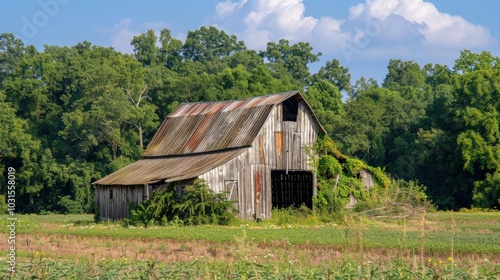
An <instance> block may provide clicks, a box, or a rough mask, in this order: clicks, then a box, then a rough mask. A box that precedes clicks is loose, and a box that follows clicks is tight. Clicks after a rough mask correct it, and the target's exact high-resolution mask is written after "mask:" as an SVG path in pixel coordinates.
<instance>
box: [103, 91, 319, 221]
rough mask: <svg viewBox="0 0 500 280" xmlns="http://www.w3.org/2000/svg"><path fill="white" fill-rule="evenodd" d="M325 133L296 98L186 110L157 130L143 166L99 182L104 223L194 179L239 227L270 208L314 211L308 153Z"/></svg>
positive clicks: (205, 105) (197, 106)
mask: <svg viewBox="0 0 500 280" xmlns="http://www.w3.org/2000/svg"><path fill="white" fill-rule="evenodd" d="M321 133H324V129H323V127H322V126H321V124H320V123H319V122H318V119H317V118H316V116H315V115H314V113H313V111H312V109H311V107H310V106H309V104H307V102H306V101H305V99H304V97H303V96H302V95H301V94H300V92H298V91H293V92H285V93H278V94H273V95H267V96H260V97H253V98H248V99H242V100H234V101H220V102H198V103H183V104H181V105H179V106H178V107H177V108H176V109H175V110H174V111H173V112H172V113H171V114H169V115H168V116H167V117H166V119H165V120H164V121H163V123H162V124H161V126H160V128H159V129H158V131H157V132H156V134H155V135H154V137H153V139H152V140H151V142H150V143H149V145H148V147H147V149H146V150H145V151H144V152H143V154H142V158H141V159H140V160H138V161H136V162H134V163H132V164H130V165H128V166H126V167H124V168H122V169H120V170H118V171H116V172H114V173H112V174H110V175H108V176H106V177H104V178H102V179H100V180H98V181H96V182H94V185H95V188H96V192H95V193H96V204H97V207H98V211H99V215H100V217H101V219H104V220H107V219H112V220H116V219H122V218H127V217H128V215H129V210H128V205H129V203H130V202H135V203H141V202H142V201H143V200H146V199H149V198H151V196H152V194H153V193H154V192H155V190H157V189H160V190H161V187H162V186H164V185H165V184H168V183H172V184H175V185H176V187H177V188H178V190H181V188H182V187H183V186H186V185H189V184H191V183H192V182H193V181H194V180H195V179H196V178H202V179H205V181H206V182H207V184H208V185H209V186H210V187H211V188H212V189H213V190H214V191H215V192H223V191H227V192H228V196H229V199H231V200H234V201H236V202H237V208H238V210H239V215H240V217H241V218H243V219H251V218H266V217H269V216H270V215H271V209H272V208H273V207H288V206H291V205H294V206H297V207H298V206H300V205H301V204H305V205H306V206H308V207H312V197H313V195H315V192H316V178H315V175H314V174H313V173H312V166H311V162H310V158H309V156H308V154H307V153H306V148H305V147H310V148H312V147H313V146H314V144H315V143H316V140H317V138H318V135H319V134H321Z"/></svg>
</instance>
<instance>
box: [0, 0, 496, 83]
mask: <svg viewBox="0 0 500 280" xmlns="http://www.w3.org/2000/svg"><path fill="white" fill-rule="evenodd" d="M477 3H481V6H479V5H478V4H477ZM1 7H2V17H1V18H0V33H14V35H16V36H17V37H19V38H21V39H22V40H23V41H24V42H25V44H32V45H35V46H36V47H37V48H38V49H39V50H42V49H43V46H44V45H60V46H63V45H66V46H72V45H75V44H77V43H78V42H82V41H84V40H86V41H90V42H92V43H93V44H96V45H101V46H112V47H114V48H115V49H116V50H119V51H122V52H131V51H132V48H131V46H130V40H131V39H132V37H133V36H134V35H138V34H140V33H144V32H146V31H147V30H148V29H153V30H156V31H159V30H161V29H163V28H168V29H170V30H171V31H172V34H173V35H174V36H176V37H177V38H179V39H181V40H184V38H185V36H186V34H187V32H188V31H190V30H196V29H198V28H199V27H200V26H204V25H205V26H210V25H214V26H216V27H218V28H219V29H223V30H225V31H226V32H227V33H229V34H234V35H236V36H238V38H239V39H241V40H244V41H245V43H246V45H247V46H248V47H249V48H252V49H263V48H265V46H266V43H267V42H269V41H278V40H279V39H280V38H285V39H288V40H290V41H291V42H292V43H294V42H299V41H306V42H310V43H311V44H312V46H313V47H314V50H315V51H316V52H322V53H323V55H322V56H321V61H320V62H319V63H316V64H314V65H312V66H311V71H312V72H315V71H316V70H317V69H318V67H320V66H321V65H324V64H325V62H326V61H328V60H331V59H332V58H337V59H338V60H339V61H340V63H341V65H343V66H345V67H348V68H349V69H350V73H351V74H352V76H353V80H352V82H353V83H354V82H355V80H356V79H358V78H359V77H360V76H365V77H373V78H376V79H377V80H378V81H379V82H381V80H382V79H383V77H384V76H385V74H386V72H387V71H386V67H387V65H388V62H389V60H390V59H403V60H413V61H416V62H418V63H419V64H420V65H421V66H423V65H424V64H426V63H430V62H431V63H440V64H446V65H449V66H450V67H451V66H453V62H454V60H455V59H456V58H458V56H459V54H460V51H461V50H463V49H470V50H472V51H475V52H479V51H482V50H486V51H490V52H491V53H493V54H494V55H497V56H498V55H500V45H499V41H498V39H499V38H500V24H498V23H500V21H499V19H498V11H499V10H500V9H499V8H500V2H499V1H495V0H482V1H481V2H478V1H467V0H455V1H451V0H428V1H423V0H334V1H318V0H228V1H216V0H193V1H152V0H146V1H119V0H110V1H95V0H88V1H77V0H38V1H17V0H4V1H2V3H1Z"/></svg>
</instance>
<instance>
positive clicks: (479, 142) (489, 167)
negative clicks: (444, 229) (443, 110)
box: [455, 69, 500, 208]
mask: <svg viewBox="0 0 500 280" xmlns="http://www.w3.org/2000/svg"><path fill="white" fill-rule="evenodd" d="M455 94H456V98H457V105H458V107H457V109H458V110H457V116H458V118H459V120H460V121H461V124H462V129H461V132H460V134H459V135H458V138H457V144H458V148H459V149H460V151H461V154H462V158H463V161H464V164H463V168H464V170H465V171H467V172H470V174H471V175H472V176H473V178H474V181H475V182H474V196H473V201H474V204H475V205H476V206H478V207H484V208H492V207H498V206H500V185H499V184H498V183H499V182H500V181H499V178H500V176H499V175H500V174H499V170H500V127H499V123H500V71H499V70H496V69H483V70H475V71H472V72H469V73H465V74H463V75H462V76H460V78H459V79H458V81H457V85H456V90H455Z"/></svg>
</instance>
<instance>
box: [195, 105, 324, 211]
mask: <svg viewBox="0 0 500 280" xmlns="http://www.w3.org/2000/svg"><path fill="white" fill-rule="evenodd" d="M282 120H283V108H282V104H278V105H276V106H275V107H274V109H273V110H272V111H271V113H270V115H269V117H268V118H267V120H266V122H265V123H264V125H263V127H262V129H261V130H260V132H259V134H258V136H257V137H256V138H255V140H254V142H253V144H252V146H251V147H249V148H248V151H246V152H244V153H242V154H241V155H239V156H237V157H236V158H234V159H232V160H230V161H228V162H227V163H225V164H223V165H221V166H219V167H217V168H214V169H212V170H210V171H208V172H207V173H205V174H202V175H201V176H200V178H203V179H205V180H206V181H207V183H208V185H209V186H211V188H212V189H213V190H214V191H216V192H222V191H225V190H226V191H228V186H229V185H231V186H233V185H234V182H237V188H238V202H239V203H238V210H239V211H240V218H243V219H251V218H267V217H270V216H271V210H272V205H271V200H272V197H271V196H272V192H271V170H275V169H281V170H312V167H311V165H310V162H309V157H308V156H307V154H306V152H305V148H304V147H305V146H309V147H311V148H312V146H313V145H314V144H315V143H316V141H317V137H318V133H319V131H320V128H319V126H318V125H317V123H316V121H315V120H314V118H313V117H312V115H311V114H310V112H309V111H308V110H307V109H306V108H305V106H304V104H302V103H301V102H299V110H298V115H297V121H296V122H291V121H290V122H283V121H282ZM315 183H316V181H315V180H314V182H313V184H314V187H315V186H316V184H315ZM314 193H315V191H314Z"/></svg>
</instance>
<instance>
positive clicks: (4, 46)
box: [0, 33, 24, 84]
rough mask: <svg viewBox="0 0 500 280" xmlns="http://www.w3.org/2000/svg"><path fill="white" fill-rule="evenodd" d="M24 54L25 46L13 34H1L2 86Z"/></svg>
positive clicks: (0, 61) (0, 67) (0, 72)
mask: <svg viewBox="0 0 500 280" xmlns="http://www.w3.org/2000/svg"><path fill="white" fill-rule="evenodd" d="M23 54H24V44H23V42H22V41H21V39H19V38H16V37H15V36H14V35H13V34H12V33H2V34H0V84H1V83H2V81H3V80H4V79H5V77H7V76H8V75H10V74H11V73H12V72H13V71H14V68H15V67H16V65H17V63H18V62H19V61H20V60H21V58H22V57H23Z"/></svg>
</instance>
